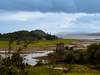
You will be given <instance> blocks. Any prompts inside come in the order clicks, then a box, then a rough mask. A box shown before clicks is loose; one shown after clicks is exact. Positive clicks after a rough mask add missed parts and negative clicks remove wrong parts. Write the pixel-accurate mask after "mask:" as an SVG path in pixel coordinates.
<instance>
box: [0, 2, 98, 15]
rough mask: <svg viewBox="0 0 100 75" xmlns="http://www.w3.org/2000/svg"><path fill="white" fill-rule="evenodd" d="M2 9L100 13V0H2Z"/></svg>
mask: <svg viewBox="0 0 100 75" xmlns="http://www.w3.org/2000/svg"><path fill="white" fill-rule="evenodd" d="M0 10H6V11H40V12H71V13H73V12H86V13H99V12H100V0H0Z"/></svg>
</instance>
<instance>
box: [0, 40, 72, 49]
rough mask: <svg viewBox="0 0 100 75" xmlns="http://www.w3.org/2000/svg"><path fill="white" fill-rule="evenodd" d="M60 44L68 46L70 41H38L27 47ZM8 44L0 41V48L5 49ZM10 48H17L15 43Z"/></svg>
mask: <svg viewBox="0 0 100 75" xmlns="http://www.w3.org/2000/svg"><path fill="white" fill-rule="evenodd" d="M60 42H63V43H64V44H70V43H71V42H72V40H68V39H58V40H39V41H33V42H32V43H31V44H30V45H29V46H52V45H56V44H57V43H60ZM8 43H9V42H8V41H0V47H7V46H8ZM12 46H17V45H16V42H14V43H13V44H12Z"/></svg>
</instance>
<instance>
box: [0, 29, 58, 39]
mask: <svg viewBox="0 0 100 75" xmlns="http://www.w3.org/2000/svg"><path fill="white" fill-rule="evenodd" d="M10 39H14V40H54V39H57V37H56V36H55V35H51V34H48V33H45V32H44V31H42V30H33V31H30V32H29V31H26V30H22V31H16V32H12V33H5V34H0V40H10Z"/></svg>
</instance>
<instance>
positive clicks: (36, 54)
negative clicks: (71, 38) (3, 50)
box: [0, 51, 53, 66]
mask: <svg viewBox="0 0 100 75" xmlns="http://www.w3.org/2000/svg"><path fill="white" fill-rule="evenodd" d="M52 52H53V51H35V52H32V53H30V54H21V55H22V56H23V57H24V59H25V60H24V62H25V63H28V64H29V65H32V66H34V65H36V63H37V61H38V59H34V58H36V57H42V56H47V55H48V54H49V53H52ZM0 55H1V56H2V57H5V54H0Z"/></svg>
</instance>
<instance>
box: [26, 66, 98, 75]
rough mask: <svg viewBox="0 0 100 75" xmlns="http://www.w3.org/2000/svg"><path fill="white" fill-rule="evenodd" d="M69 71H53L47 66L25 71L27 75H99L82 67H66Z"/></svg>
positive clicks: (30, 68) (95, 71)
mask: <svg viewBox="0 0 100 75" xmlns="http://www.w3.org/2000/svg"><path fill="white" fill-rule="evenodd" d="M68 66H70V67H71V70H70V71H68V73H64V72H63V70H54V69H50V68H48V67H49V65H47V66H40V67H29V68H27V69H26V71H27V72H28V75H33V74H34V75H100V71H97V70H93V69H90V68H88V67H87V66H83V65H68Z"/></svg>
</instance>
